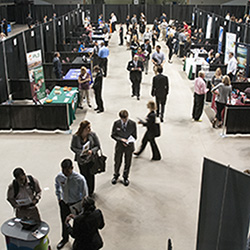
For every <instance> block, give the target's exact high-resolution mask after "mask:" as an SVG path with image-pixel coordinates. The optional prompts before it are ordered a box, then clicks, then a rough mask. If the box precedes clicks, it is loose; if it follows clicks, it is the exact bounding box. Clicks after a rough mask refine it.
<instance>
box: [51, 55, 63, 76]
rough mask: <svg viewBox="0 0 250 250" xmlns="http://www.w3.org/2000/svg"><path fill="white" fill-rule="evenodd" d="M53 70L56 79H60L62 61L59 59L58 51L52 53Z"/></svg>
mask: <svg viewBox="0 0 250 250" xmlns="http://www.w3.org/2000/svg"><path fill="white" fill-rule="evenodd" d="M53 71H54V73H55V75H56V79H62V63H61V61H60V53H59V52H55V53H54V58H53Z"/></svg>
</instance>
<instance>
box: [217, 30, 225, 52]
mask: <svg viewBox="0 0 250 250" xmlns="http://www.w3.org/2000/svg"><path fill="white" fill-rule="evenodd" d="M223 31H224V28H223V27H222V26H220V30H219V39H218V53H220V54H221V53H222V42H223Z"/></svg>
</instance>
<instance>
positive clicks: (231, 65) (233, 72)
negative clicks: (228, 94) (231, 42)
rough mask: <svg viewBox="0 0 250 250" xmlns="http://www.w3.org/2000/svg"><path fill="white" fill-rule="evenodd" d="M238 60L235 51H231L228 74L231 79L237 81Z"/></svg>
mask: <svg viewBox="0 0 250 250" xmlns="http://www.w3.org/2000/svg"><path fill="white" fill-rule="evenodd" d="M237 66H238V62H237V60H236V59H235V57H234V53H233V52H230V53H229V61H228V64H227V75H228V76H229V77H230V80H231V81H235V79H236V71H237Z"/></svg>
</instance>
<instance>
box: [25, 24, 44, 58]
mask: <svg viewBox="0 0 250 250" xmlns="http://www.w3.org/2000/svg"><path fill="white" fill-rule="evenodd" d="M24 35H25V41H26V49H27V53H29V52H32V51H35V50H39V49H42V43H41V29H40V26H37V27H34V28H32V29H29V30H26V31H24Z"/></svg>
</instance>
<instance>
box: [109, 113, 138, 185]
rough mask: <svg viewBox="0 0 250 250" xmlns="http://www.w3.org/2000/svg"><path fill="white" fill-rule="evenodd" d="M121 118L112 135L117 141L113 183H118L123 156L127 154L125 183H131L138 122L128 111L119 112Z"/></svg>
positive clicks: (114, 125) (116, 123)
mask: <svg viewBox="0 0 250 250" xmlns="http://www.w3.org/2000/svg"><path fill="white" fill-rule="evenodd" d="M119 116H120V119H119V120H117V121H115V122H114V124H113V128H112V134H111V137H112V138H113V139H114V140H115V141H116V145H115V168H114V177H113V179H112V181H111V183H112V184H113V185H115V184H116V183H117V180H118V178H119V176H120V168H121V164H122V157H123V155H125V167H124V170H123V179H124V181H123V184H124V185H125V186H128V185H129V180H128V177H129V170H130V166H131V161H132V154H133V152H134V150H135V146H134V142H135V140H136V139H137V132H136V123H135V122H134V121H132V120H130V119H128V111H127V110H121V111H120V112H119Z"/></svg>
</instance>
